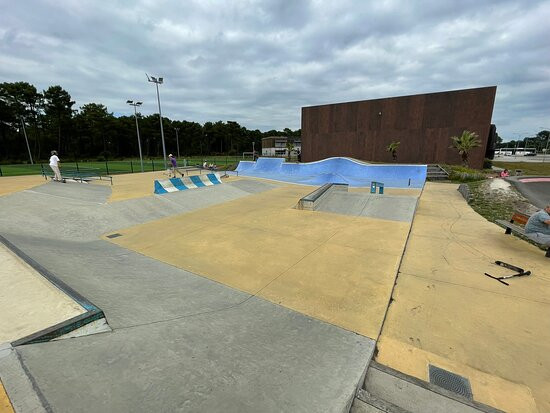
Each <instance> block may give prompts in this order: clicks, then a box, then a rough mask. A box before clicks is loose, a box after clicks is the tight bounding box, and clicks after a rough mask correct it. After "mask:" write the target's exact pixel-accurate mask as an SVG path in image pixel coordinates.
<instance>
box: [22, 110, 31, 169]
mask: <svg viewBox="0 0 550 413" xmlns="http://www.w3.org/2000/svg"><path fill="white" fill-rule="evenodd" d="M21 126H22V127H23V135H25V142H27V150H28V151H29V159H30V160H31V165H34V162H33V161H32V155H31V147H30V146H29V139H28V138H27V129H25V122H23V117H21Z"/></svg>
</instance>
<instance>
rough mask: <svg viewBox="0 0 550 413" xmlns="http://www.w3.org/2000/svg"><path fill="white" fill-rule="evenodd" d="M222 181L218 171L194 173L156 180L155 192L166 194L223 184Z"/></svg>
mask: <svg viewBox="0 0 550 413" xmlns="http://www.w3.org/2000/svg"><path fill="white" fill-rule="evenodd" d="M221 183H222V181H221V179H220V176H219V175H218V174H217V173H214V174H206V175H193V176H187V177H184V178H171V179H165V180H156V181H155V194H166V193H168V192H176V191H185V190H187V189H195V188H200V187H203V186H211V185H218V184H221Z"/></svg>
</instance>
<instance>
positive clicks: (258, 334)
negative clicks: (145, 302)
mask: <svg viewBox="0 0 550 413" xmlns="http://www.w3.org/2000/svg"><path fill="white" fill-rule="evenodd" d="M372 350H373V343H372V341H370V340H367V339H365V338H363V337H360V336H358V335H356V334H354V333H350V332H345V331H342V330H339V329H337V328H335V327H333V326H331V325H328V324H325V323H321V322H318V321H315V320H312V319H310V318H308V317H305V316H303V315H301V314H298V313H295V312H293V311H290V310H286V309H284V308H282V307H278V306H274V305H273V304H270V303H267V302H265V301H263V300H260V299H257V298H252V299H250V300H249V301H247V302H246V303H243V304H242V305H240V306H238V307H234V308H231V309H228V310H224V311H218V312H213V313H207V314H202V315H197V316H194V317H187V318H184V319H180V320H175V321H172V322H165V323H156V324H148V325H142V326H137V327H134V328H125V329H123V328H119V329H118V330H115V331H114V332H113V333H106V334H98V335H94V336H89V337H82V338H78V339H72V340H63V341H59V342H50V343H43V344H37V345H31V346H25V347H20V348H18V351H19V353H20V354H21V357H22V360H23V362H24V363H25V365H26V367H27V368H28V369H29V371H31V372H32V374H33V376H34V378H35V380H36V383H37V385H38V387H39V388H40V391H41V392H42V394H43V395H44V397H45V398H46V400H47V401H48V404H49V405H50V406H52V409H53V410H54V411H56V412H75V411H83V410H85V411H87V412H105V411H113V412H115V411H116V412H124V411H131V412H152V411H170V412H173V411H185V412H281V411H285V412H339V411H344V410H345V408H346V406H347V405H348V403H349V402H350V400H351V397H352V396H353V395H354V392H355V388H353V386H352V385H351V383H352V382H353V381H358V380H359V379H360V372H359V370H360V369H359V368H358V362H357V360H365V358H368V357H369V354H370V353H371V351H372ZM75 395H78V397H74V396H75Z"/></svg>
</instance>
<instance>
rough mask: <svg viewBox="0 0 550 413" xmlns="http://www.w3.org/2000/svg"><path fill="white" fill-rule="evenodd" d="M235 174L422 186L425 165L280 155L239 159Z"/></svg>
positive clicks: (307, 182) (300, 180) (296, 180)
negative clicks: (308, 159)
mask: <svg viewBox="0 0 550 413" xmlns="http://www.w3.org/2000/svg"><path fill="white" fill-rule="evenodd" d="M237 171H238V173H239V175H242V176H255V177H258V178H265V179H273V180H276V181H283V182H292V183H295V184H302V185H323V184H329V183H333V184H348V185H349V186H354V187H368V186H370V185H371V183H372V182H381V183H383V184H384V186H385V187H390V188H422V186H423V185H424V182H426V173H427V165H388V164H368V163H365V162H360V161H356V160H354V159H350V158H327V159H323V160H321V161H317V162H308V163H287V162H284V159H283V158H258V160H257V161H256V162H253V161H241V162H239V165H238V166H237Z"/></svg>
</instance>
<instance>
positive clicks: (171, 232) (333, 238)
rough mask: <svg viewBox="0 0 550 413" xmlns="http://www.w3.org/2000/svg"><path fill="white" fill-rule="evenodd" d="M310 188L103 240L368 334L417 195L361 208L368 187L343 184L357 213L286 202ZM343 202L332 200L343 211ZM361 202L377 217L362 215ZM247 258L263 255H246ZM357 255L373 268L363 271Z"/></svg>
mask: <svg viewBox="0 0 550 413" xmlns="http://www.w3.org/2000/svg"><path fill="white" fill-rule="evenodd" d="M310 191H311V189H310V188H309V187H304V186H296V185H292V186H288V185H287V186H281V187H279V188H275V189H272V190H270V191H266V192H263V193H260V194H256V195H254V196H250V197H247V198H240V199H236V200H234V201H230V202H226V203H224V204H221V205H215V206H211V207H209V208H204V209H200V210H197V211H195V212H192V213H189V214H185V215H177V216H173V217H167V218H163V219H160V220H156V221H151V222H149V223H146V224H142V225H138V226H136V227H131V228H127V229H117V233H119V234H121V236H120V237H117V238H113V239H110V241H111V242H113V243H116V244H117V245H120V246H123V247H125V248H128V249H130V250H133V251H136V252H139V253H141V254H144V255H147V256H149V257H152V258H155V259H157V260H159V261H163V262H166V263H169V264H171V265H174V266H176V267H179V268H182V269H187V270H190V271H192V272H194V273H197V274H200V275H203V276H205V277H208V278H210V279H213V280H215V281H218V282H220V283H223V284H226V285H229V286H231V287H234V288H237V289H239V290H241V291H245V292H247V293H251V294H254V295H256V296H259V297H262V298H265V299H267V300H269V301H272V302H273V303H276V304H280V305H283V306H285V307H288V308H291V309H294V310H296V311H300V312H301V313H304V314H307V315H310V316H312V317H315V318H318V319H321V320H324V321H327V322H330V323H332V324H335V325H338V326H340V327H343V328H345V329H348V330H351V331H355V332H358V333H360V334H362V335H365V336H368V337H370V338H376V337H377V335H378V333H379V331H380V327H381V323H382V319H383V315H384V312H383V311H381V309H383V308H385V307H386V305H387V303H388V301H389V298H390V294H391V289H392V286H393V280H394V278H395V273H396V271H397V267H398V265H399V262H400V259H401V255H402V252H403V247H404V245H405V241H406V237H407V234H408V231H409V228H410V220H411V218H412V214H411V209H413V210H414V205H416V200H417V198H416V197H415V196H410V197H406V196H402V197H400V198H399V199H400V200H405V201H407V202H408V206H409V207H408V208H401V209H400V208H397V209H396V211H394V212H389V211H387V212H386V213H385V214H384V213H383V212H382V210H381V209H380V208H377V207H374V208H368V205H370V203H371V202H372V203H375V204H376V203H377V202H374V201H373V200H372V199H370V194H364V193H363V194H360V193H357V194H350V195H353V196H354V197H359V199H360V200H362V202H363V205H362V210H363V215H362V216H361V217H360V218H358V217H353V216H346V215H340V214H338V215H336V214H334V213H333V214H326V213H320V212H309V211H300V210H297V209H294V208H293V207H294V205H296V202H297V200H298V199H300V198H301V197H302V196H304V195H306V194H307V193H308V192H310ZM394 198H396V197H394ZM394 198H388V199H389V200H390V202H392V200H393V201H394ZM337 204H338V202H337V201H334V200H331V201H330V205H331V206H332V212H337V211H338V208H337ZM346 204H349V203H348V202H347V201H345V202H344V203H340V206H341V207H344V209H345V213H347V212H349V208H348V207H347V206H346ZM387 207H388V205H387V204H386V208H387ZM369 212H371V213H372V214H373V215H375V216H376V217H377V218H380V217H381V216H384V218H385V219H376V218H374V217H369V216H368V213H369ZM390 215H391V218H392V219H390V217H389V216H390ZM182 234H183V235H182ZM365 234H368V235H369V236H368V237H366V236H365ZM106 235H108V234H106ZM153 240H154V241H153ZM213 240H216V242H212V241H213ZM255 260H257V261H258V262H261V263H263V265H252V264H251V263H252V262H254V261H255ZM365 261H366V262H368V263H369V265H370V266H372V267H373V268H376V271H374V272H372V273H369V272H366V271H365V268H364V263H365Z"/></svg>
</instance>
